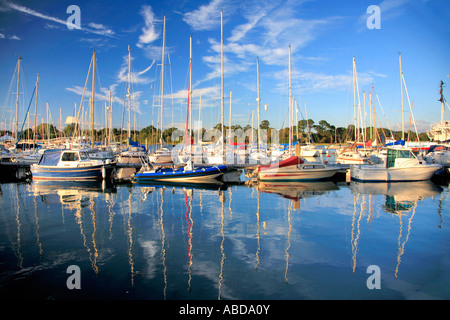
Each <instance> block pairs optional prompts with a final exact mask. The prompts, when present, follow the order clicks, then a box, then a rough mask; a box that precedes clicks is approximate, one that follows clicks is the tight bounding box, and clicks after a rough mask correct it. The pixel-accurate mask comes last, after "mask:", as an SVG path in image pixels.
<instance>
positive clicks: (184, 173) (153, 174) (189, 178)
mask: <svg viewBox="0 0 450 320" xmlns="http://www.w3.org/2000/svg"><path fill="white" fill-rule="evenodd" d="M226 171H227V166H225V165H214V166H201V167H200V166H199V167H197V166H194V165H193V163H192V161H188V162H187V163H186V165H184V166H178V167H176V166H173V165H172V166H171V167H167V166H154V165H153V166H151V167H148V168H144V167H142V168H141V170H140V171H139V172H137V173H136V174H135V175H134V176H133V178H132V179H133V181H136V182H140V181H170V182H204V181H208V180H211V179H220V178H221V177H222V176H223V174H224V173H225V172H226Z"/></svg>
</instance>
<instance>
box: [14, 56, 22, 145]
mask: <svg viewBox="0 0 450 320" xmlns="http://www.w3.org/2000/svg"><path fill="white" fill-rule="evenodd" d="M21 61H22V57H19V60H18V61H17V95H16V119H15V121H14V140H15V141H17V130H18V123H19V79H20V62H21Z"/></svg>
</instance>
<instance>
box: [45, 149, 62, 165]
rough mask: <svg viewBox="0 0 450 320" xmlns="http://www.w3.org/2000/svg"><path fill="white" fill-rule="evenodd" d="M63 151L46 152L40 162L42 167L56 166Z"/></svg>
mask: <svg viewBox="0 0 450 320" xmlns="http://www.w3.org/2000/svg"><path fill="white" fill-rule="evenodd" d="M61 152H62V150H61V149H52V150H45V151H44V153H43V154H42V156H41V159H40V160H39V165H41V166H56V165H57V164H58V161H59V157H60V156H61Z"/></svg>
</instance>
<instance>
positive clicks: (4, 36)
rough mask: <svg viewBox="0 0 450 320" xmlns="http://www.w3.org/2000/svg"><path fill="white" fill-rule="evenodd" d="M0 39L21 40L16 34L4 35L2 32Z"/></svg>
mask: <svg viewBox="0 0 450 320" xmlns="http://www.w3.org/2000/svg"><path fill="white" fill-rule="evenodd" d="M0 39H10V40H21V39H20V38H19V37H18V36H16V35H12V36H8V35H5V34H3V33H0Z"/></svg>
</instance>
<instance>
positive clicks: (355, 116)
mask: <svg viewBox="0 0 450 320" xmlns="http://www.w3.org/2000/svg"><path fill="white" fill-rule="evenodd" d="M353 115H354V122H355V142H357V141H358V138H357V130H358V126H357V122H356V118H357V114H356V62H355V56H353Z"/></svg>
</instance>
